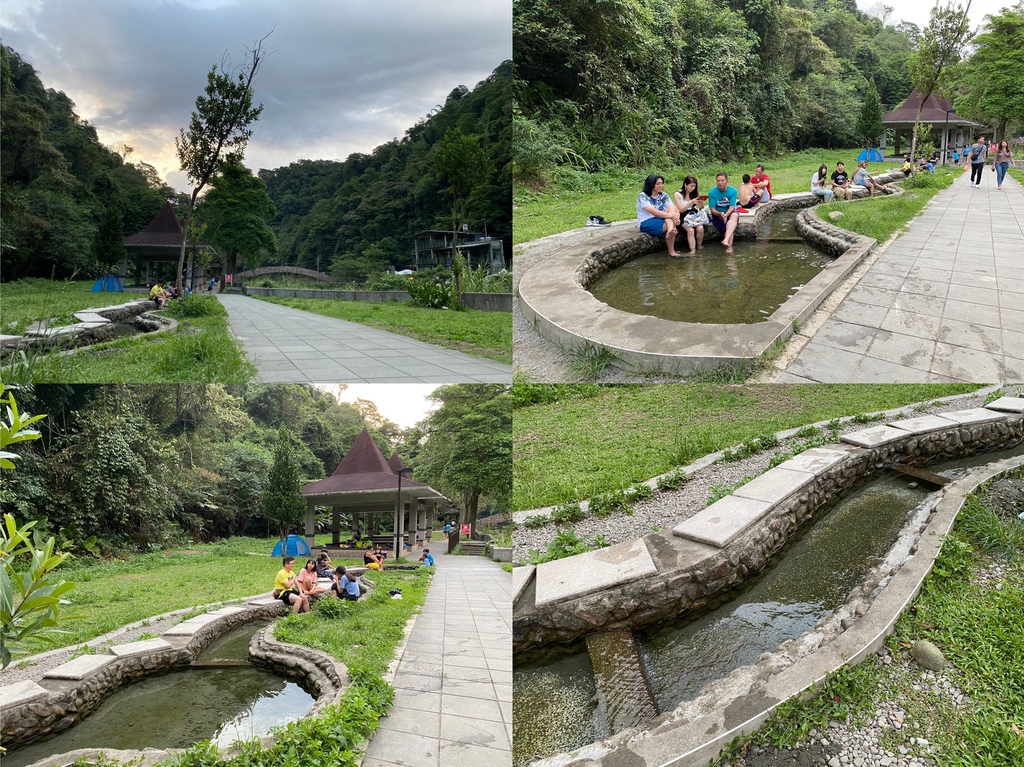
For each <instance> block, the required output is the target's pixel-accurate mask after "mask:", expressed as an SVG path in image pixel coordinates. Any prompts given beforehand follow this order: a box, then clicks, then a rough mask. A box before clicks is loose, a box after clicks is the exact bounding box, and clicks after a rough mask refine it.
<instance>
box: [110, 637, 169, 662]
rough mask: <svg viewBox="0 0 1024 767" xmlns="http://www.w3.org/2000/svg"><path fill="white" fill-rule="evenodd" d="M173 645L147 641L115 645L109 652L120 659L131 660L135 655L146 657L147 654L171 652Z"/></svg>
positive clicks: (162, 641)
mask: <svg viewBox="0 0 1024 767" xmlns="http://www.w3.org/2000/svg"><path fill="white" fill-rule="evenodd" d="M170 649H172V648H171V645H170V643H168V642H165V641H164V640H163V639H145V640H143V641H141V642H131V643H129V644H119V645H114V646H113V647H111V648H110V650H109V652H110V653H111V654H113V655H116V656H117V657H118V658H130V657H131V656H133V655H145V654H146V653H151V652H159V651H161V650H170Z"/></svg>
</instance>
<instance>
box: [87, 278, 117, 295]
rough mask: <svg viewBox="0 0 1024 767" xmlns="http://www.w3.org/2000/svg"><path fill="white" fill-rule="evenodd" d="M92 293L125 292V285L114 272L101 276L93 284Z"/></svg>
mask: <svg viewBox="0 0 1024 767" xmlns="http://www.w3.org/2000/svg"><path fill="white" fill-rule="evenodd" d="M90 292H91V293H124V285H122V284H121V280H119V279H118V278H117V277H115V276H114V275H112V274H107V275H104V276H103V277H100V278H99V279H98V280H96V282H94V283H93V285H92V290H91V291H90Z"/></svg>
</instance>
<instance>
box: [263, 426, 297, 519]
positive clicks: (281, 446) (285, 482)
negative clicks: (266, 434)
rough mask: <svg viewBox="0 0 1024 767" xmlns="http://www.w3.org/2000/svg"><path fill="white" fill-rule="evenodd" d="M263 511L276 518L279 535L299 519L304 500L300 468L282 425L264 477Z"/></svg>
mask: <svg viewBox="0 0 1024 767" xmlns="http://www.w3.org/2000/svg"><path fill="white" fill-rule="evenodd" d="M261 506H262V509H263V514H264V516H266V517H267V518H269V519H272V520H274V521H276V522H277V524H278V529H279V530H280V532H281V537H282V538H284V537H286V536H287V535H288V530H289V529H291V528H292V527H295V526H297V525H299V524H301V522H302V516H303V514H305V512H306V502H305V501H303V500H302V486H301V484H300V482H299V469H298V466H297V465H296V463H295V457H294V455H293V450H292V435H291V432H289V431H288V430H287V429H286V428H285V427H284V426H282V427H281V428H280V429H278V432H277V447H276V448H275V449H274V464H273V466H271V467H270V475H269V476H268V477H267V489H266V490H265V491H264V492H263V500H262V502H261Z"/></svg>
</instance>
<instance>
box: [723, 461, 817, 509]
mask: <svg viewBox="0 0 1024 767" xmlns="http://www.w3.org/2000/svg"><path fill="white" fill-rule="evenodd" d="M813 481H814V475H813V474H811V473H809V472H806V471H792V470H790V469H783V468H781V467H777V468H774V469H772V470H771V471H766V472H765V473H764V474H762V475H761V476H760V477H755V478H754V479H752V480H751V481H750V482H748V483H747V484H745V485H744V486H743V487H740V488H737V489H736V490H735V491H733V495H734V496H736V497H737V498H749V499H750V500H752V501H764V502H765V503H770V504H772V505H775V504H777V503H781V502H782V501H784V500H786V499H787V498H789V497H791V496H793V495H795V494H796V493H798V492H800V490H801V489H802V488H804V487H806V486H807V485H809V484H810V483H811V482H813Z"/></svg>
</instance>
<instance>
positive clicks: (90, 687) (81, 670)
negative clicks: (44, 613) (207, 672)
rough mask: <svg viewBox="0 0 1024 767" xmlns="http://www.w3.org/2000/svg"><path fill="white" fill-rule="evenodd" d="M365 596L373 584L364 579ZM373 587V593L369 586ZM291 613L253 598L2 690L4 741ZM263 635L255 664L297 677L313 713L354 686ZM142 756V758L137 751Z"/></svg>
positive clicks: (338, 672) (41, 731)
mask: <svg viewBox="0 0 1024 767" xmlns="http://www.w3.org/2000/svg"><path fill="white" fill-rule="evenodd" d="M360 584H361V587H362V589H363V591H364V592H365V591H366V590H368V588H367V587H368V582H366V581H365V579H363V578H362V577H360ZM371 588H372V587H371ZM286 612H287V610H286V608H285V606H284V605H283V604H282V603H281V601H280V600H278V599H274V598H273V597H272V596H269V595H267V596H260V597H256V598H253V599H250V600H248V601H247V602H246V604H244V605H230V606H227V607H222V608H220V609H218V610H214V611H212V612H209V613H205V614H203V615H199V616H196V617H193V618H190V619H188V620H185V621H183V622H181V623H179V624H178V625H176V626H174V627H172V628H170V629H168V630H167V631H165V632H164V633H163V634H162V635H161V636H160V638H158V639H147V640H143V641H138V642H131V643H129V644H124V645H116V646H114V647H111V648H110V649H109V650H108V651H107V652H105V653H102V654H96V655H82V656H79V657H77V658H75V659H73V660H71V661H69V662H68V663H65V664H64V665H62V666H60V667H58V668H56V669H54V670H53V671H50V672H48V673H47V674H46V675H45V676H44V677H43V679H42V680H41V682H39V683H36V682H31V681H30V682H19V683H16V684H13V685H8V686H6V687H0V739H2V741H3V742H4V743H7V744H10V743H23V742H24V743H27V742H31V741H32V740H35V739H36V738H39V737H40V736H42V735H46V734H48V733H51V732H58V731H60V730H63V729H66V728H68V727H70V726H71V725H73V724H74V723H75V722H76V721H77V720H78V719H80V718H81V717H83V716H85V715H86V714H87V713H88V712H89V711H91V710H92V709H93V708H95V707H96V706H97V705H99V704H100V703H102V702H103V701H104V700H105V699H106V698H107V697H109V696H110V695H111V694H113V693H114V692H116V691H117V690H118V689H120V688H121V687H123V686H125V685H126V684H129V683H130V682H133V681H135V680H136V679H140V678H142V677H144V676H148V675H150V674H163V673H167V672H169V671H176V670H181V669H184V668H186V667H187V666H189V665H190V664H191V663H192V662H193V661H194V660H195V659H196V657H198V655H199V654H200V653H201V652H202V651H203V650H204V649H205V648H206V647H207V646H208V645H209V644H210V643H211V642H213V641H214V640H215V639H217V637H219V636H221V635H222V634H224V633H225V632H227V631H230V630H231V629H233V628H236V627H237V626H240V625H242V624H244V623H249V622H251V621H255V620H272V619H274V618H279V617H281V616H283V615H284V614H285V613H286ZM271 628H272V627H267V628H265V629H261V630H260V631H259V632H257V634H256V635H255V636H254V637H253V641H252V642H251V643H250V648H249V652H250V657H251V660H252V662H253V663H254V664H256V665H261V666H265V667H267V668H269V669H271V670H272V671H275V672H277V673H283V674H285V675H287V676H289V677H292V678H295V679H297V680H298V681H299V682H300V683H301V684H302V685H303V687H305V688H306V689H307V690H310V691H312V692H313V693H314V694H315V695H316V696H317V700H316V702H315V703H314V705H313V711H314V712H318V711H320V710H321V709H322V708H323V707H324V706H326V705H329V704H331V703H334V702H336V700H337V698H338V697H339V696H340V695H341V693H342V692H343V691H344V690H345V688H346V687H347V686H348V672H347V669H346V668H345V666H344V664H341V663H338V662H335V661H334V660H333V659H332V658H331V657H330V656H328V655H326V654H325V653H322V652H320V651H318V650H313V649H311V648H308V647H300V646H297V645H289V644H285V643H283V642H278V641H277V640H276V639H274V638H273V636H272V633H271V631H270V629H271ZM139 753H141V752H139Z"/></svg>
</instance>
